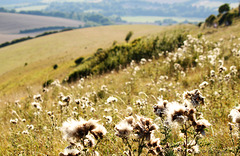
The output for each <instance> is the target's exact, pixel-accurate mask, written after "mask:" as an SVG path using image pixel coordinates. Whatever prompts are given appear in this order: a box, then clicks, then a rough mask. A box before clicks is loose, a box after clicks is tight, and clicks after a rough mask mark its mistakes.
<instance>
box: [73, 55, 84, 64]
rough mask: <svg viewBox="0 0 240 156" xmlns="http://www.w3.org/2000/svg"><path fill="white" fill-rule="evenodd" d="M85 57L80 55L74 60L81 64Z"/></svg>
mask: <svg viewBox="0 0 240 156" xmlns="http://www.w3.org/2000/svg"><path fill="white" fill-rule="evenodd" d="M83 60H84V57H79V58H78V59H76V60H75V61H74V62H75V63H76V65H79V64H81V63H82V62H83Z"/></svg>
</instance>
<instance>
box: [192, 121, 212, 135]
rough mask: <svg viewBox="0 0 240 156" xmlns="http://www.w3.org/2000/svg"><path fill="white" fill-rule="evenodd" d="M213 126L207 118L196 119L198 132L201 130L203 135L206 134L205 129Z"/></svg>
mask: <svg viewBox="0 0 240 156" xmlns="http://www.w3.org/2000/svg"><path fill="white" fill-rule="evenodd" d="M209 126H211V124H210V123H209V122H208V121H207V120H206V119H200V120H197V121H196V132H200V133H201V134H202V135H203V136H204V135H205V131H204V129H205V128H207V127H209Z"/></svg>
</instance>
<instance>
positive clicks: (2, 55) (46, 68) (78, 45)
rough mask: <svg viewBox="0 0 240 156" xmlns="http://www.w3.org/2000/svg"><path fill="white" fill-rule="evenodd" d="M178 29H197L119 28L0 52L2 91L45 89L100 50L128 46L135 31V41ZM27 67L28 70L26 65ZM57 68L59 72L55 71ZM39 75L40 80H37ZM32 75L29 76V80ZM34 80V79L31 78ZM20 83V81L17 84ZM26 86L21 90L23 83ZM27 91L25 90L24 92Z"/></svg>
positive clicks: (38, 41) (33, 42) (53, 38)
mask: <svg viewBox="0 0 240 156" xmlns="http://www.w3.org/2000/svg"><path fill="white" fill-rule="evenodd" d="M175 28H182V29H196V28H195V27H194V26H191V25H189V26H172V27H161V26H151V25H119V26H104V27H96V28H86V29H79V30H73V31H68V32H63V33H58V34H53V35H50V36H45V37H40V38H37V39H33V40H30V41H28V42H22V43H19V44H15V45H12V46H8V47H4V48H1V49H0V62H1V66H0V77H1V79H0V88H1V90H2V92H1V93H0V94H1V95H3V94H4V93H6V92H8V93H9V92H12V93H13V92H15V90H16V89H20V88H26V87H27V86H29V85H30V84H31V85H32V84H35V85H38V86H41V85H42V84H43V83H44V82H45V81H46V80H48V79H56V78H58V79H63V78H64V76H65V75H66V74H65V75H63V73H65V72H67V71H69V72H71V71H72V70H74V68H72V67H71V66H74V64H73V63H74V60H75V59H76V58H78V57H80V56H83V57H86V58H87V57H89V56H90V55H91V54H93V53H94V52H96V50H97V49H98V48H107V47H109V46H111V45H112V43H113V42H114V41H117V42H118V43H123V42H125V41H124V39H125V35H126V34H127V33H128V32H129V31H133V33H134V34H133V37H132V38H131V39H132V40H133V39H135V38H138V37H141V36H147V35H151V34H156V33H162V34H164V33H167V32H170V31H171V30H173V29H175ZM25 63H27V64H28V65H27V66H24V64H25ZM54 64H58V65H59V69H57V70H52V66H53V65H54ZM35 74H37V75H38V76H34V75H35ZM27 75H28V76H27ZM30 77H31V78H30ZM15 80H18V81H15ZM18 82H22V83H21V86H22V87H19V83H18ZM24 90H25V89H24Z"/></svg>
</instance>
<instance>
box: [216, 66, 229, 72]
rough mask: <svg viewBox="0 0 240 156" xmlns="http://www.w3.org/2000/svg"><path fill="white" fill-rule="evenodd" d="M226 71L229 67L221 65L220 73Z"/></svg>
mask: <svg viewBox="0 0 240 156" xmlns="http://www.w3.org/2000/svg"><path fill="white" fill-rule="evenodd" d="M225 71H227V68H226V67H224V66H220V67H219V68H218V72H219V73H223V72H225Z"/></svg>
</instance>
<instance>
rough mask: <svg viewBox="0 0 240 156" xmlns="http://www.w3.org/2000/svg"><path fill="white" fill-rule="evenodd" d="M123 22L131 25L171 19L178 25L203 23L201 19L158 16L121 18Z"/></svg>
mask: <svg viewBox="0 0 240 156" xmlns="http://www.w3.org/2000/svg"><path fill="white" fill-rule="evenodd" d="M121 18H122V19H123V20H125V21H127V22H130V23H131V22H132V23H154V22H155V21H159V20H161V21H162V20H164V19H172V20H175V21H177V22H179V23H181V22H183V21H185V20H188V21H189V22H201V21H205V19H203V18H188V17H186V18H185V17H160V16H123V17H121Z"/></svg>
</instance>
